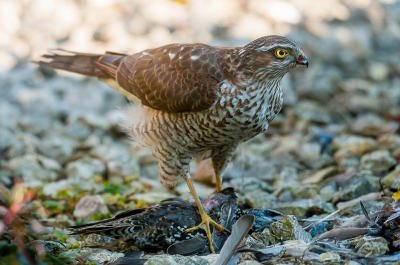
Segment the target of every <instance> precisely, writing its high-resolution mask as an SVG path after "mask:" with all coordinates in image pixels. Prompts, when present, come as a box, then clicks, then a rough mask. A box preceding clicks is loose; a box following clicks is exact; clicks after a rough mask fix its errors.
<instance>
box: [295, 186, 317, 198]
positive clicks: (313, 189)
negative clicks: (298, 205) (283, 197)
mask: <svg viewBox="0 0 400 265" xmlns="http://www.w3.org/2000/svg"><path fill="white" fill-rule="evenodd" d="M318 191H319V187H318V186H317V185H315V184H307V185H301V186H299V187H297V189H293V190H292V195H293V196H294V197H295V198H300V199H312V198H314V197H315V196H317V194H318Z"/></svg>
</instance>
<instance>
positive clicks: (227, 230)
mask: <svg viewBox="0 0 400 265" xmlns="http://www.w3.org/2000/svg"><path fill="white" fill-rule="evenodd" d="M224 232H225V233H228V234H232V232H231V231H229V229H226V228H224Z"/></svg>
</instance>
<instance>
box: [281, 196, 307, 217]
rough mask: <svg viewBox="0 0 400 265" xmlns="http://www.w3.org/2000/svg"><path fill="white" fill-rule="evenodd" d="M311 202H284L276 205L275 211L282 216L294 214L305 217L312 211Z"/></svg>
mask: <svg viewBox="0 0 400 265" xmlns="http://www.w3.org/2000/svg"><path fill="white" fill-rule="evenodd" d="M310 206H311V204H310V202H309V201H308V200H304V201H295V202H282V203H277V204H275V207H274V210H276V211H278V212H281V213H282V214H293V215H297V216H305V215H306V213H307V211H308V210H309V209H310Z"/></svg>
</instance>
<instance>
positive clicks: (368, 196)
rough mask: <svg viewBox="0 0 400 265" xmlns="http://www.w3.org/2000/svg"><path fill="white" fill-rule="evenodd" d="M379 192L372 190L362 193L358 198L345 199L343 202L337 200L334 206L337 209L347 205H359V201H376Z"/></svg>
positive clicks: (378, 197) (379, 195)
mask: <svg viewBox="0 0 400 265" xmlns="http://www.w3.org/2000/svg"><path fill="white" fill-rule="evenodd" d="M381 195H382V193H381V192H372V193H369V194H366V195H362V196H360V197H358V198H355V199H353V200H350V201H345V202H339V203H338V204H337V205H336V207H337V208H338V209H344V208H349V207H353V206H359V205H360V201H361V202H363V203H366V202H369V201H373V202H375V201H378V200H380V199H381Z"/></svg>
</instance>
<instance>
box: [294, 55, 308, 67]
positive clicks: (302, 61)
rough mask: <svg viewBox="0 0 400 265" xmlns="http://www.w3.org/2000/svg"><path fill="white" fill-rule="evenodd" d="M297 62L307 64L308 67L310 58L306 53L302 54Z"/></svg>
mask: <svg viewBox="0 0 400 265" xmlns="http://www.w3.org/2000/svg"><path fill="white" fill-rule="evenodd" d="M296 64H301V65H305V66H307V68H308V59H307V57H306V56H305V55H304V54H301V55H300V56H299V58H298V59H297V61H296Z"/></svg>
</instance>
